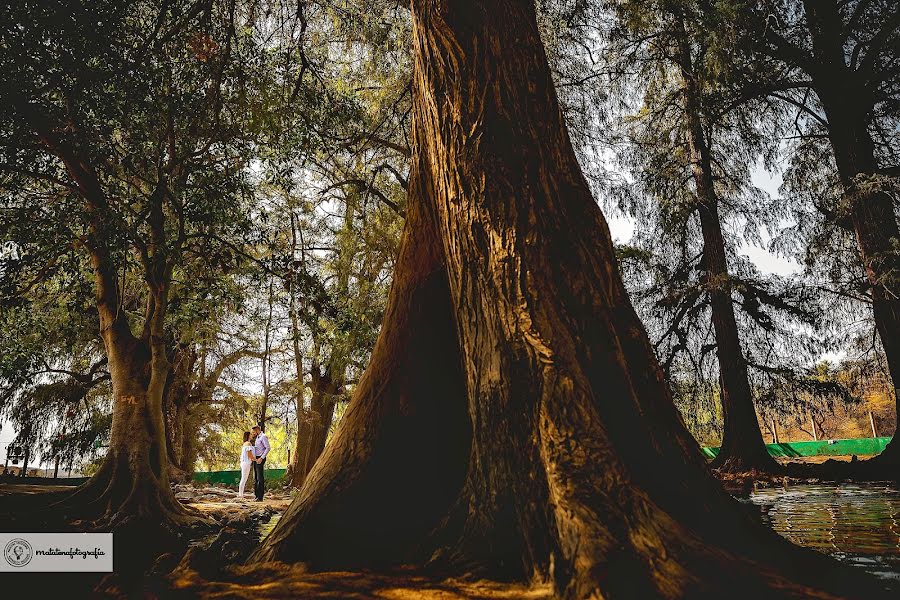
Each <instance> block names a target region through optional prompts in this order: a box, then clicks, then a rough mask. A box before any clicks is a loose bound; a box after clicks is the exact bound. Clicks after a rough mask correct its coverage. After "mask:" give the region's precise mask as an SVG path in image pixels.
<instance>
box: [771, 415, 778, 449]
mask: <svg viewBox="0 0 900 600" xmlns="http://www.w3.org/2000/svg"><path fill="white" fill-rule="evenodd" d="M772 443H773V444H778V443H780V442H779V441H778V425H776V424H775V419H772Z"/></svg>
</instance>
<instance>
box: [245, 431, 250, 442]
mask: <svg viewBox="0 0 900 600" xmlns="http://www.w3.org/2000/svg"><path fill="white" fill-rule="evenodd" d="M244 441H245V442H249V441H250V432H249V431H245V432H244Z"/></svg>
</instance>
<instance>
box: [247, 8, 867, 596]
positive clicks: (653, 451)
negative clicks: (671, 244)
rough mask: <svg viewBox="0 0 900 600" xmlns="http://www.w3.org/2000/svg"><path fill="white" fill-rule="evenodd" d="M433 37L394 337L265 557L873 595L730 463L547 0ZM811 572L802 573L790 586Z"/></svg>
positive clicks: (618, 584) (492, 13)
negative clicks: (696, 394)
mask: <svg viewBox="0 0 900 600" xmlns="http://www.w3.org/2000/svg"><path fill="white" fill-rule="evenodd" d="M413 44H414V48H413V55H414V65H415V66H414V78H413V115H414V116H413V128H412V130H413V139H412V148H413V156H414V160H413V165H412V167H413V168H412V173H411V180H410V186H411V188H410V195H409V211H408V214H409V220H408V221H407V226H406V231H405V234H404V241H403V244H402V249H401V254H400V257H399V259H398V263H397V267H396V271H395V273H396V274H395V280H394V284H393V287H392V290H391V298H390V301H389V305H388V310H387V313H386V317H385V321H384V328H383V330H382V334H381V336H380V338H379V341H378V343H377V344H376V348H375V351H374V353H373V357H372V362H371V363H370V365H369V368H368V369H367V371H366V373H365V375H364V376H363V378H362V380H361V381H360V384H359V386H358V388H357V391H356V393H355V394H354V397H353V400H352V401H351V404H350V406H349V408H348V410H347V413H346V414H345V416H344V418H343V419H342V420H341V422H340V424H339V426H338V431H337V434H336V435H335V439H334V440H333V441H332V443H330V444H329V445H328V446H327V447H326V449H325V453H324V454H323V455H322V457H321V458H320V460H319V461H318V462H317V463H316V466H315V468H314V469H313V471H312V472H311V473H310V475H309V477H308V478H307V481H306V482H305V483H304V485H303V487H302V488H301V490H300V492H299V494H298V496H297V498H296V499H295V500H294V502H293V503H292V505H291V507H290V508H289V509H288V511H287V512H286V514H285V516H284V517H283V518H282V519H281V521H280V522H279V523H278V525H276V527H275V529H274V531H273V532H272V534H271V535H270V536H269V537H267V538H266V540H264V542H263V544H262V545H261V546H260V548H259V549H258V550H257V551H256V552H255V553H254V555H253V556H251V559H250V560H251V561H258V560H263V559H273V558H275V559H282V560H303V561H308V562H309V563H310V565H311V566H313V567H334V568H347V567H350V566H369V567H371V566H374V565H378V564H383V563H394V562H400V561H404V560H415V559H416V558H418V559H420V560H427V559H428V558H429V557H431V561H432V563H433V564H434V565H435V566H439V565H442V566H444V567H446V568H456V569H459V570H461V571H463V572H466V573H481V574H483V575H490V576H506V577H510V578H519V579H547V578H549V579H552V580H553V583H554V585H555V587H556V590H557V592H558V593H559V594H560V595H561V596H563V597H567V598H579V599H580V598H600V597H603V598H692V599H697V598H723V597H728V595H729V593H731V592H733V593H735V594H739V595H741V596H742V597H753V596H754V595H756V596H759V597H765V598H789V597H790V598H808V597H817V596H818V597H825V594H821V593H817V592H816V590H815V589H810V588H809V587H807V585H812V584H810V583H809V582H812V581H814V580H816V579H817V581H816V583H815V585H818V586H828V587H830V586H843V587H842V589H843V590H844V592H845V593H852V594H854V595H858V594H859V593H860V588H858V587H856V586H858V585H862V586H863V587H865V588H871V587H872V584H871V583H870V580H869V579H868V578H867V577H864V576H860V575H854V574H853V573H852V572H851V571H850V570H849V568H848V569H844V570H842V569H840V567H838V565H837V563H835V562H834V561H832V560H830V559H827V558H826V557H824V556H822V555H819V554H817V553H815V552H812V551H808V550H803V549H799V548H796V547H795V546H793V545H791V544H790V543H788V542H786V541H785V540H784V539H782V538H780V537H779V536H778V535H777V534H775V533H774V532H772V531H771V530H769V529H767V528H766V527H764V526H763V525H761V524H759V523H755V522H753V521H751V520H750V519H749V517H748V516H747V514H746V513H745V511H744V510H743V509H742V508H741V507H739V506H738V505H737V503H736V502H735V501H734V500H732V499H731V498H730V497H728V496H727V495H726V494H725V493H724V492H723V491H722V490H721V488H720V486H719V485H718V484H717V483H716V482H715V481H714V480H713V479H712V478H711V476H710V475H709V473H708V471H707V469H706V466H705V464H704V462H703V460H702V457H701V455H700V452H699V450H698V448H697V444H696V442H695V441H694V440H693V439H692V438H691V437H690V434H689V433H688V432H687V431H686V429H685V428H684V426H683V425H682V424H681V422H680V419H679V417H678V414H677V411H676V409H675V407H674V405H673V403H672V400H671V397H670V395H669V393H668V390H667V388H666V384H665V381H664V378H663V375H662V371H661V369H660V368H659V365H658V364H657V363H656V361H655V358H654V356H653V352H652V348H651V346H650V343H649V341H648V339H647V335H646V333H645V331H644V329H643V328H642V326H641V324H640V322H639V320H638V318H637V315H636V314H635V312H634V310H633V309H632V307H631V305H630V303H629V301H628V298H627V296H626V293H625V288H624V286H623V284H622V281H621V278H620V276H619V273H618V269H617V266H616V261H615V255H614V251H613V246H612V241H611V238H610V235H609V230H608V227H607V226H606V223H605V221H604V219H603V216H602V215H601V213H600V210H599V208H598V207H597V205H596V203H595V202H594V200H593V198H592V197H591V195H590V192H589V189H588V186H587V183H586V182H585V180H584V177H583V176H582V174H581V171H580V168H579V166H578V162H577V160H576V157H575V154H574V152H573V150H572V147H571V143H570V141H569V138H568V135H567V133H566V130H565V127H564V121H563V117H562V114H561V111H560V109H559V105H558V102H557V99H556V95H555V92H554V89H553V84H552V80H551V76H550V70H549V68H548V65H547V58H546V56H545V54H544V51H543V48H542V46H541V43H540V37H539V34H538V29H537V23H536V17H535V13H534V7H533V5H532V4H531V3H530V2H518V1H511V0H507V1H494V2H490V3H486V2H485V3H482V2H467V3H465V4H453V5H452V6H451V5H450V4H449V3H445V2H440V1H438V2H427V3H426V2H424V1H418V0H417V1H415V2H414V3H413ZM598 240H599V244H598ZM804 566H805V567H808V568H811V569H812V568H815V569H816V572H812V571H806V572H804V573H803V574H802V577H800V579H801V580H802V581H803V584H801V583H794V582H792V581H790V580H788V579H787V578H785V577H784V575H785V573H786V572H788V571H790V572H793V573H794V574H797V573H796V571H800V570H801V567H804ZM837 571H841V573H840V576H838V577H835V575H834V574H835V573H836V572H837ZM850 579H853V580H854V581H853V583H852V584H850V583H849V580H850Z"/></svg>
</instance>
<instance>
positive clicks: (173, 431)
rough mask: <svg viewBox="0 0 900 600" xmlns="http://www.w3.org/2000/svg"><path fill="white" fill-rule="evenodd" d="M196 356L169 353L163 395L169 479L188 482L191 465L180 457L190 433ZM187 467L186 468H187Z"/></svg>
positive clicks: (185, 352)
mask: <svg viewBox="0 0 900 600" xmlns="http://www.w3.org/2000/svg"><path fill="white" fill-rule="evenodd" d="M196 361H197V353H196V352H195V351H194V350H193V348H191V347H179V348H176V349H175V351H174V352H173V353H172V359H171V361H170V362H171V364H172V367H171V368H170V369H169V376H168V378H167V380H166V387H165V390H164V392H163V416H164V424H165V431H164V433H165V438H166V454H167V456H168V460H169V479H170V480H171V481H176V482H185V481H189V480H190V478H191V474H192V472H193V466H194V465H193V463H190V461H189V460H186V458H187V457H186V456H185V453H184V450H185V447H186V445H188V444H189V443H190V442H189V439H190V438H191V437H192V436H193V434H194V430H192V429H190V427H189V425H188V420H189V417H188V415H189V413H190V409H191V404H192V401H193V400H195V399H194V398H192V392H193V388H194V382H193V377H194V366H195V365H196ZM189 463H190V464H189Z"/></svg>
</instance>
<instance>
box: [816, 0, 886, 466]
mask: <svg viewBox="0 0 900 600" xmlns="http://www.w3.org/2000/svg"><path fill="white" fill-rule="evenodd" d="M804 7H805V10H806V15H807V21H808V24H809V31H810V35H811V38H812V42H813V55H814V57H815V60H816V61H817V62H818V64H819V70H818V71H816V72H815V73H814V74H813V87H814V89H815V90H816V94H817V95H818V96H819V99H820V100H821V102H822V107H823V109H824V112H825V116H826V118H827V121H828V137H829V141H830V142H831V147H832V149H833V151H834V158H835V164H836V165H837V170H838V174H839V175H840V179H841V184H842V185H843V188H844V198H845V200H846V202H845V204H846V206H847V210H848V213H849V217H850V222H851V224H852V227H853V232H854V234H855V236H856V243H857V248H858V249H859V256H860V260H861V261H862V264H863V268H864V269H865V272H866V278H867V279H868V282H869V285H870V286H871V289H872V292H871V294H872V312H873V317H874V319H875V329H876V330H877V331H878V336H879V338H880V339H881V343H882V346H883V347H884V351H885V355H886V356H887V362H888V369H889V370H890V374H891V379H892V381H893V384H894V395H895V398H896V400H897V414H898V416H900V393H898V392H900V387H898V386H900V251H898V247H897V244H898V243H900V228H898V225H897V215H896V214H895V212H894V202H893V198H892V197H891V195H890V194H888V193H887V192H886V191H885V190H883V189H880V188H879V186H878V185H873V183H874V182H873V181H872V179H873V178H874V176H876V174H877V173H878V161H877V159H876V158H875V144H874V143H873V141H872V136H871V134H870V133H869V122H870V119H871V115H872V112H873V111H874V101H873V99H872V97H871V92H870V91H868V90H869V86H867V85H866V82H865V81H861V80H859V77H857V75H856V73H855V72H853V71H851V70H850V69H849V68H848V67H847V66H846V63H845V55H844V47H843V45H842V42H841V40H842V39H843V37H842V30H841V23H842V21H841V19H840V15H839V14H838V10H837V7H836V6H835V4H834V3H833V2H816V1H813V0H804ZM851 88H852V89H853V90H854V92H853V93H847V90H848V89H851ZM872 463H873V466H878V467H879V469H880V468H882V467H886V468H887V469H888V470H887V471H883V472H882V474H887V475H890V476H892V477H893V478H895V479H896V478H900V440H898V439H897V436H896V433H895V435H894V439H892V440H891V442H890V443H889V444H888V446H887V448H885V450H884V451H883V452H882V453H881V455H880V456H879V457H877V459H875V460H873V461H872Z"/></svg>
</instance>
